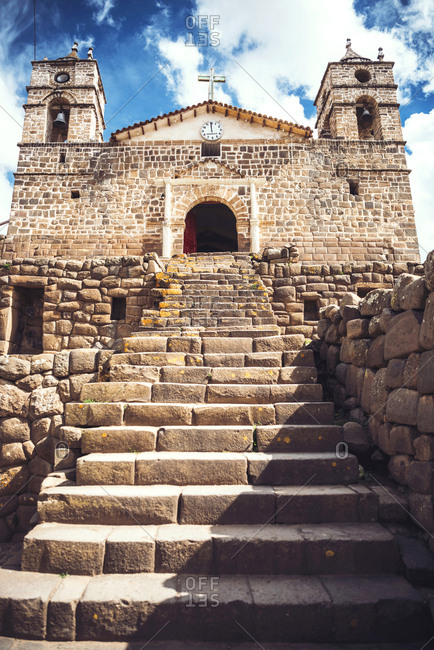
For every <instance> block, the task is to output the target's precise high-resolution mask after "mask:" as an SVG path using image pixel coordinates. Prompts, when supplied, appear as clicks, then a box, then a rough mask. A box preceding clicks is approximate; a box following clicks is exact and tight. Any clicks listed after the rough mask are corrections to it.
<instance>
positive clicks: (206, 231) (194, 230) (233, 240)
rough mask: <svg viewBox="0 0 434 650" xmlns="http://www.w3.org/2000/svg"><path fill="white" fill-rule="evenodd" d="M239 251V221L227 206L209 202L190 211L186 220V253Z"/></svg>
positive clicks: (200, 204)
mask: <svg viewBox="0 0 434 650" xmlns="http://www.w3.org/2000/svg"><path fill="white" fill-rule="evenodd" d="M237 250H238V233H237V220H236V217H235V215H234V213H233V212H232V210H231V209H230V208H229V207H228V206H227V205H225V204H224V203H218V202H214V201H207V202H204V203H199V204H197V205H195V206H194V208H192V209H191V210H190V212H189V213H188V214H187V216H186V218H185V230H184V253H196V252H197V253H218V252H226V251H230V252H234V251H237Z"/></svg>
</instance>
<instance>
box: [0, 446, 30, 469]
mask: <svg viewBox="0 0 434 650" xmlns="http://www.w3.org/2000/svg"><path fill="white" fill-rule="evenodd" d="M26 460H27V458H26V455H25V453H24V450H23V445H22V444H21V443H20V442H9V443H7V444H5V443H3V444H2V446H1V450H0V467H8V466H9V465H21V464H23V463H25V462H26Z"/></svg>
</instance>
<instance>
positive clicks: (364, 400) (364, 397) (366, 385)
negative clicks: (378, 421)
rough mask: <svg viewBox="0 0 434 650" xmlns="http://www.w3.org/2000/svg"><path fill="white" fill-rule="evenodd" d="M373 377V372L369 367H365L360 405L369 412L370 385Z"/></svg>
mask: <svg viewBox="0 0 434 650" xmlns="http://www.w3.org/2000/svg"><path fill="white" fill-rule="evenodd" d="M374 377H375V372H374V371H373V370H371V369H370V368H366V370H365V372H364V375H363V384H362V392H361V394H360V405H361V407H362V409H363V410H364V411H365V412H366V413H369V412H370V411H369V409H370V400H371V387H372V382H373V380H374Z"/></svg>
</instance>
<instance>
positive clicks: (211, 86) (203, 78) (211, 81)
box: [197, 68, 226, 101]
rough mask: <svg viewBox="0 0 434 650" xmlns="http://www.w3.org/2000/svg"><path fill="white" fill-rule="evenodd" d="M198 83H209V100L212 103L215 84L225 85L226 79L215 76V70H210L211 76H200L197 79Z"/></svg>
mask: <svg viewBox="0 0 434 650" xmlns="http://www.w3.org/2000/svg"><path fill="white" fill-rule="evenodd" d="M197 80H198V81H208V82H209V86H208V100H209V101H212V100H213V99H214V84H215V83H225V81H226V77H224V76H223V75H219V74H217V75H215V74H214V68H210V70H209V74H200V75H198V77H197Z"/></svg>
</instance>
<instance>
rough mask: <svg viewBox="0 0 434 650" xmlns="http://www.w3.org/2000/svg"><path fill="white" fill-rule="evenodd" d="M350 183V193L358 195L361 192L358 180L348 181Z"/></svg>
mask: <svg viewBox="0 0 434 650" xmlns="http://www.w3.org/2000/svg"><path fill="white" fill-rule="evenodd" d="M348 183H349V185H350V194H352V195H353V196H358V194H359V184H358V182H357V181H348Z"/></svg>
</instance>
